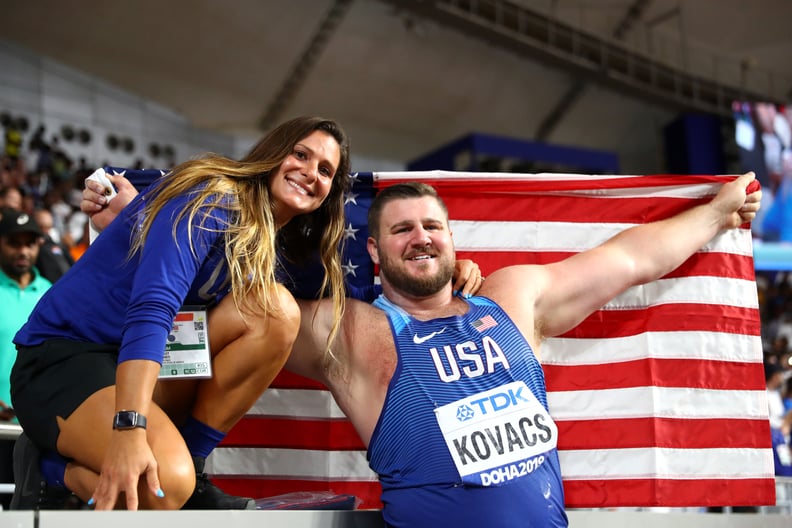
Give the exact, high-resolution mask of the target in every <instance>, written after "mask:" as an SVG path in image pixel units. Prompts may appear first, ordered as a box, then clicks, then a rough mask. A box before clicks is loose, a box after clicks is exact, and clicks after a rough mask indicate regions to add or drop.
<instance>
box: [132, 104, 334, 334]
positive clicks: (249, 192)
mask: <svg viewBox="0 0 792 528" xmlns="http://www.w3.org/2000/svg"><path fill="white" fill-rule="evenodd" d="M316 130H321V131H323V132H326V133H327V134H329V135H330V136H332V137H333V138H334V139H335V140H336V141H337V142H338V145H339V150H340V153H341V156H340V162H339V164H338V168H337V170H336V173H335V175H334V177H333V180H332V184H331V187H330V193H329V194H328V196H327V198H326V199H325V200H324V201H323V202H322V205H321V206H320V207H319V208H318V209H316V210H315V211H313V212H311V213H309V214H304V215H299V216H296V217H294V218H293V219H292V220H291V221H290V222H289V223H287V224H286V225H285V226H283V227H282V228H281V229H280V230H278V229H277V228H276V226H275V221H274V219H273V216H272V207H273V204H272V198H271V197H270V192H269V183H270V175H272V174H274V173H275V172H276V171H277V169H278V168H279V167H280V165H281V163H282V162H283V160H285V159H286V157H287V156H288V155H289V154H291V153H292V151H293V150H294V146H295V145H296V144H297V143H298V142H299V141H301V140H302V139H304V138H305V137H306V136H308V135H309V134H311V133H312V132H314V131H316ZM349 169H350V161H349V140H348V138H347V135H346V133H345V132H344V131H343V129H342V128H341V127H340V126H339V125H338V124H337V123H336V122H334V121H331V120H328V119H323V118H319V117H298V118H295V119H292V120H290V121H287V122H285V123H283V124H282V125H280V126H278V127H277V128H275V129H273V130H272V131H270V132H269V133H268V134H267V135H265V136H264V137H263V138H262V139H261V140H259V142H258V143H257V144H256V145H255V146H254V147H253V148H252V149H251V150H250V152H249V153H248V154H247V155H246V156H245V157H243V158H242V159H241V160H239V161H236V160H233V159H229V158H226V157H223V156H219V155H216V154H207V155H205V156H204V157H202V158H199V159H196V160H191V161H187V162H185V163H182V164H180V165H178V166H176V167H174V168H173V169H172V170H171V171H170V172H169V173H168V174H166V175H165V176H163V177H162V178H161V179H160V180H159V181H158V182H157V183H156V184H155V185H154V186H152V189H151V191H150V192H148V193H147V196H146V202H145V205H144V206H143V209H142V210H141V212H140V218H139V222H137V223H136V225H139V226H140V229H138V230H137V231H136V232H135V235H134V239H133V242H132V248H131V250H130V255H134V254H135V253H136V252H137V251H139V250H140V249H141V248H142V247H143V245H144V244H145V242H146V237H147V235H148V233H149V230H150V229H151V225H152V222H153V221H154V218H155V217H156V216H157V214H159V213H160V211H161V210H162V208H163V207H164V206H165V204H166V203H167V202H168V201H169V200H171V199H173V198H174V197H176V196H179V195H182V194H188V195H189V200H188V202H187V205H186V206H185V207H184V209H182V210H181V211H180V212H179V214H178V215H177V217H176V218H174V219H173V224H174V237H175V234H176V233H175V230H176V227H175V225H176V224H177V223H178V222H179V221H181V220H182V219H183V218H184V217H185V216H186V217H187V219H188V222H189V223H190V225H192V226H197V227H199V228H204V227H203V225H204V222H205V221H206V218H207V217H208V215H209V214H210V213H211V211H212V210H213V209H214V208H217V207H220V208H224V209H227V210H228V211H229V212H230V214H229V218H230V219H231V220H230V223H229V224H228V225H227V226H226V228H225V260H226V265H227V266H228V271H229V276H230V277H231V292H232V295H233V297H234V302H235V303H236V305H237V308H238V309H241V308H243V307H244V308H245V309H252V310H255V309H256V308H257V306H251V305H250V303H251V302H255V303H257V304H258V307H260V309H262V310H263V311H264V313H265V314H270V313H273V311H274V310H275V309H276V302H275V285H276V282H277V281H276V269H277V266H278V259H279V258H284V259H287V260H289V261H291V262H295V263H303V262H306V261H307V260H308V259H310V257H311V256H313V255H315V254H316V252H317V251H318V253H319V256H320V259H321V262H322V267H323V269H324V279H323V281H322V286H321V289H320V292H319V293H320V295H323V296H326V295H329V296H330V297H332V300H333V312H334V314H335V324H334V325H333V329H332V331H331V333H330V339H329V340H328V347H329V345H330V343H331V342H332V340H333V339H334V337H335V335H336V333H337V331H338V327H339V324H340V320H341V316H342V315H343V312H344V298H345V295H344V275H343V271H342V269H341V254H340V248H341V246H342V243H343V235H344V195H345V193H346V191H347V190H348V187H349V183H350V178H349ZM189 242H190V250H191V251H194V247H193V240H192V238H190V241H189Z"/></svg>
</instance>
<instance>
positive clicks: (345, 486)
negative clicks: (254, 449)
mask: <svg viewBox="0 0 792 528" xmlns="http://www.w3.org/2000/svg"><path fill="white" fill-rule="evenodd" d="M212 482H214V483H215V484H216V485H217V486H219V487H220V488H221V489H223V490H224V491H225V492H226V493H231V494H232V495H238V496H242V497H255V498H266V497H273V496H275V495H283V494H284V493H293V492H295V491H330V492H332V493H336V494H339V495H354V496H355V497H357V498H358V499H360V501H361V503H360V504H359V505H358V509H378V508H382V502H381V501H380V495H381V494H382V488H381V486H380V485H379V482H373V481H354V480H352V481H344V480H334V481H328V480H301V479H285V478H282V477H278V478H277V479H268V478H265V477H260V478H256V477H251V478H242V477H228V476H224V477H218V476H213V477H212Z"/></svg>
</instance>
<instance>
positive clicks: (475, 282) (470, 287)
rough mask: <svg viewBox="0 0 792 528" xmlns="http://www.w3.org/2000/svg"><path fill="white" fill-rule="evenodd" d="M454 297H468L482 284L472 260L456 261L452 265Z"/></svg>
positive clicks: (479, 274)
mask: <svg viewBox="0 0 792 528" xmlns="http://www.w3.org/2000/svg"><path fill="white" fill-rule="evenodd" d="M452 280H453V282H454V295H462V296H463V297H470V296H471V295H475V294H476V292H478V291H479V290H480V289H481V286H482V285H483V284H484V277H482V276H481V270H480V269H479V267H478V264H476V263H475V262H473V261H472V260H457V261H456V262H455V263H454V277H453V279H452Z"/></svg>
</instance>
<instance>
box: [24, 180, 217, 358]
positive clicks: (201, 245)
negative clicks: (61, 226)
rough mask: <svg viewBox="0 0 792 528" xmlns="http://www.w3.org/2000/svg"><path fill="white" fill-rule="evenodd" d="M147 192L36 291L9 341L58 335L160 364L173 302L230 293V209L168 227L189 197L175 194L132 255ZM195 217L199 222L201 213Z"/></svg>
mask: <svg viewBox="0 0 792 528" xmlns="http://www.w3.org/2000/svg"><path fill="white" fill-rule="evenodd" d="M145 194H146V193H145V192H143V193H141V194H139V195H138V196H137V197H136V198H135V199H134V200H133V201H132V202H130V204H129V205H128V206H127V207H125V208H124V210H123V211H122V212H121V214H120V215H119V216H118V218H116V220H114V221H113V222H112V223H111V224H110V225H109V226H108V227H107V229H105V230H104V231H103V232H102V234H101V235H100V236H99V237H98V238H97V239H96V240H95V241H94V243H93V244H91V246H90V248H88V250H87V251H86V252H85V253H84V254H83V256H82V257H80V259H79V260H77V262H76V263H75V264H74V266H73V267H72V268H71V269H70V270H69V271H68V272H67V273H66V274H65V275H64V276H63V277H61V278H60V279H59V280H58V281H57V282H56V283H55V284H54V285H53V286H52V288H51V289H50V290H49V291H48V292H47V293H46V294H45V295H44V296H43V297H42V299H41V301H40V302H39V303H38V305H37V306H36V308H35V309H34V310H33V312H32V314H31V316H30V319H29V320H28V322H27V324H25V326H23V327H22V328H21V330H20V331H19V332H18V333H17V334H16V337H15V338H14V343H16V344H19V345H24V346H35V345H39V344H41V343H43V342H44V341H46V340H48V339H57V338H61V339H72V340H77V341H86V342H91V343H105V344H118V345H119V346H120V352H119V362H121V361H125V360H129V359H150V360H152V361H157V362H159V363H162V357H163V353H164V350H165V344H166V340H167V336H168V333H169V332H170V330H171V327H172V324H173V319H174V316H175V315H176V313H177V311H178V310H179V308H180V307H181V306H182V305H186V304H191V305H192V304H195V305H206V304H211V303H213V302H216V301H219V299H220V298H222V297H223V296H224V295H225V294H226V293H228V291H229V289H230V279H229V277H228V274H227V269H226V266H225V254H224V236H223V231H224V229H225V226H227V225H228V222H229V212H228V211H227V210H226V209H224V208H222V207H216V208H214V209H212V210H211V213H209V214H208V215H207V216H206V221H205V222H203V228H199V227H197V226H196V225H192V226H191V225H190V224H189V222H188V220H187V218H186V217H185V218H182V219H181V220H180V221H179V223H178V224H176V225H175V227H174V220H175V218H176V215H177V214H178V212H179V211H181V210H182V209H183V208H184V207H185V205H186V203H187V201H188V199H189V195H188V194H184V195H181V196H178V197H176V198H174V199H172V200H170V201H169V202H168V203H167V204H166V205H165V206H164V207H163V209H162V210H161V211H160V213H159V214H158V215H157V217H156V218H155V219H154V222H153V224H152V225H151V229H150V231H149V234H148V236H147V238H146V243H145V246H144V247H143V249H142V251H141V252H139V253H138V254H135V255H134V256H132V257H131V258H130V257H129V248H130V245H131V242H132V233H133V232H135V231H136V230H137V229H138V228H139V226H138V225H135V223H136V222H137V221H138V220H139V219H138V213H139V211H140V210H141V208H142V206H143V203H144V200H145ZM196 218H197V220H196V223H197V224H199V225H200V224H201V223H202V220H201V219H200V215H198V217H196ZM174 229H175V239H174ZM190 237H191V238H192V246H193V248H194V251H191V250H190Z"/></svg>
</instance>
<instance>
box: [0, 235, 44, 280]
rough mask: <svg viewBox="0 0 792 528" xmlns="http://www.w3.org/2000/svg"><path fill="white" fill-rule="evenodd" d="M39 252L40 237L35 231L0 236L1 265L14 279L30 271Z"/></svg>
mask: <svg viewBox="0 0 792 528" xmlns="http://www.w3.org/2000/svg"><path fill="white" fill-rule="evenodd" d="M38 253H39V239H38V236H36V235H35V234H33V233H17V234H14V235H3V236H0V266H2V268H3V271H4V272H5V273H6V275H8V276H9V277H11V278H12V279H18V278H20V277H22V276H23V275H24V274H26V273H28V272H29V271H30V270H31V268H32V267H33V264H34V263H35V262H36V258H37V257H38Z"/></svg>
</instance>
